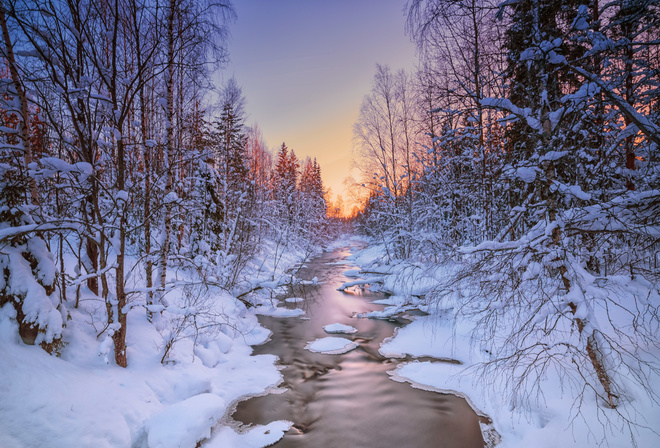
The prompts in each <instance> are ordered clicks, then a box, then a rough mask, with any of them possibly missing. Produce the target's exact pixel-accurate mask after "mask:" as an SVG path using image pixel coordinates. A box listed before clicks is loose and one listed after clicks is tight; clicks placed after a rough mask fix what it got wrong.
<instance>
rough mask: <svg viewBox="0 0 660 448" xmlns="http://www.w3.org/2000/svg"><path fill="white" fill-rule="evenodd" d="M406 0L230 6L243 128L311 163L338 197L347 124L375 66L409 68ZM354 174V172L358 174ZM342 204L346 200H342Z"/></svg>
mask: <svg viewBox="0 0 660 448" xmlns="http://www.w3.org/2000/svg"><path fill="white" fill-rule="evenodd" d="M404 5H405V0H235V1H234V7H235V9H236V13H237V14H238V21H237V22H236V23H235V24H233V25H232V26H231V27H230V31H231V41H230V44H229V52H230V58H231V61H230V63H229V65H228V67H227V68H226V69H225V70H223V72H222V77H223V78H224V79H227V78H229V77H231V76H235V77H236V80H237V81H238V84H239V85H241V87H242V88H243V93H244V94H245V96H246V98H247V112H248V115H249V116H248V123H249V124H255V123H257V124H258V125H259V127H260V128H261V130H262V132H263V134H264V137H265V139H266V141H267V142H268V144H269V146H270V147H273V148H274V147H279V146H280V145H281V144H282V142H283V141H284V142H286V144H287V146H288V147H289V148H292V149H293V150H294V151H295V152H296V155H298V157H299V158H300V159H304V158H305V157H306V156H310V157H316V158H317V160H318V161H319V163H320V165H321V170H322V175H323V181H324V184H325V186H326V188H327V187H331V188H332V191H333V192H334V193H335V194H337V193H342V192H343V190H344V186H343V181H344V178H345V177H346V176H348V175H350V174H351V166H352V163H351V148H352V137H353V132H352V126H353V123H354V122H355V120H356V119H357V116H358V112H359V107H360V103H361V101H362V98H363V96H364V95H365V94H366V93H368V91H369V89H370V88H371V81H372V79H373V75H374V73H375V69H376V64H377V63H380V64H388V65H390V67H392V69H395V70H396V69H399V68H405V69H411V68H412V67H413V66H414V62H415V48H414V45H413V44H412V43H411V42H410V39H409V38H408V37H407V36H405V35H404V25H405V16H404V14H403V8H404ZM356 174H357V173H356ZM344 196H345V198H346V195H345V194H344Z"/></svg>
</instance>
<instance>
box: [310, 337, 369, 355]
mask: <svg viewBox="0 0 660 448" xmlns="http://www.w3.org/2000/svg"><path fill="white" fill-rule="evenodd" d="M357 346H358V343H357V342H353V341H351V340H348V339H346V338H339V337H334V336H330V337H327V338H320V339H317V340H315V341H312V342H309V343H308V344H307V345H306V346H305V348H306V349H307V350H309V351H310V352H316V353H324V354H326V355H341V354H343V353H348V352H350V351H351V350H353V349H354V348H355V347H357Z"/></svg>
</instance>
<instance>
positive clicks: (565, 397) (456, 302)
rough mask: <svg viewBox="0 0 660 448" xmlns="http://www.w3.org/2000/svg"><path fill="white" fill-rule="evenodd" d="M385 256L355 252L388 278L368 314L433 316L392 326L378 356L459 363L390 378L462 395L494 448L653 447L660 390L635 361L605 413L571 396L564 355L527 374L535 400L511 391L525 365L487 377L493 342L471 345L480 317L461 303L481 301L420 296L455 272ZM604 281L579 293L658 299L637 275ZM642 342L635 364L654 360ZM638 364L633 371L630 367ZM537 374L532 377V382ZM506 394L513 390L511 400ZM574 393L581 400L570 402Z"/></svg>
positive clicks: (572, 382) (655, 350)
mask: <svg viewBox="0 0 660 448" xmlns="http://www.w3.org/2000/svg"><path fill="white" fill-rule="evenodd" d="M379 251H380V252H379ZM383 252H384V251H383V248H382V247H379V246H372V247H370V248H368V250H367V251H365V253H364V254H363V253H356V254H354V255H353V256H352V258H353V260H354V261H355V262H356V264H358V265H359V266H360V267H361V268H362V269H364V270H365V271H370V272H383V273H384V272H387V274H386V275H384V277H385V279H384V281H383V284H382V285H378V286H379V288H380V289H381V290H386V291H388V292H390V293H392V294H393V295H392V296H390V297H389V298H388V299H386V300H383V301H379V303H383V304H386V305H389V306H388V308H386V309H385V310H383V311H381V312H378V313H370V314H368V315H367V316H366V317H376V318H380V317H387V316H388V315H392V313H395V312H397V311H398V312H401V311H402V310H406V309H409V308H410V307H412V306H414V304H415V303H416V302H417V303H418V304H419V305H420V306H419V309H423V310H425V311H427V312H429V313H431V314H430V315H428V316H419V317H415V318H414V321H413V322H412V323H410V324H409V325H407V326H405V327H403V328H400V329H399V330H398V331H397V332H396V333H395V335H394V336H393V337H392V338H389V339H387V340H385V341H384V342H383V343H382V344H381V347H380V352H381V354H383V355H384V356H387V357H391V358H395V357H404V356H406V355H409V356H412V357H433V358H438V359H446V360H457V361H459V362H460V364H456V363H454V362H435V361H434V362H431V361H424V362H419V361H415V362H411V363H405V364H401V365H399V366H398V367H397V368H396V369H395V370H393V371H391V372H389V373H390V375H391V377H392V379H393V380H396V381H405V382H409V383H411V385H412V386H413V387H418V388H422V389H426V390H432V391H437V392H443V393H453V394H456V395H458V396H462V397H465V398H466V399H467V400H468V402H469V403H470V404H471V405H472V407H473V408H474V409H475V411H476V412H478V413H482V414H485V415H487V416H488V417H489V418H491V419H492V421H493V425H492V426H493V427H494V429H495V430H496V431H497V433H498V434H499V435H500V436H501V439H502V440H501V444H500V445H498V447H501V448H527V447H538V448H554V447H558V446H561V447H575V448H578V447H580V448H582V447H585V446H589V447H595V446H601V445H602V446H609V447H617V448H623V447H630V446H633V440H632V438H633V437H634V439H635V443H636V444H637V446H640V447H644V448H651V447H656V446H660V434H659V433H658V432H657V429H658V422H660V406H659V405H658V404H656V403H654V401H653V397H652V396H651V395H652V394H654V393H656V391H657V390H660V378H659V377H658V375H657V374H656V373H653V372H651V371H650V370H649V369H646V368H645V367H644V366H638V365H636V364H635V362H636V361H634V360H629V361H630V362H631V364H630V365H628V366H626V365H619V367H618V369H617V371H616V373H615V374H616V375H617V377H618V379H619V380H620V381H622V383H623V384H625V392H624V393H625V396H621V397H620V398H621V400H620V403H619V404H618V407H617V408H616V409H609V408H607V406H605V405H604V404H603V403H599V402H598V401H597V400H598V398H597V397H596V395H595V394H594V393H593V391H592V390H591V389H588V390H576V384H578V385H579V384H580V383H579V381H577V382H576V379H575V378H572V377H569V375H570V372H574V370H570V368H571V359H570V356H568V357H566V359H565V362H566V363H568V367H567V368H565V369H563V370H562V369H561V368H557V366H553V367H552V368H548V369H545V370H544V371H543V372H542V375H540V376H538V377H536V376H534V381H535V383H534V384H533V386H534V387H537V388H538V389H537V390H538V391H539V393H538V394H537V393H536V392H535V391H530V390H528V389H527V387H526V386H531V385H529V384H527V385H526V384H518V385H512V381H513V380H512V378H515V377H520V375H521V373H524V372H523V371H522V370H521V369H524V368H525V367H526V365H527V364H525V362H523V363H522V364H521V365H520V366H518V368H517V370H515V371H513V372H511V371H507V373H506V374H503V373H501V372H500V373H498V372H497V371H490V373H489V374H485V372H486V371H485V370H483V367H484V364H483V363H484V362H487V361H490V360H491V359H492V356H493V355H492V354H491V353H490V351H489V349H492V346H493V345H494V344H493V341H492V340H480V339H474V333H473V330H474V328H475V326H476V321H475V319H478V318H479V315H478V314H475V315H473V314H471V313H469V312H467V311H469V310H466V309H465V308H466V307H468V306H469V305H473V306H475V307H477V308H478V307H479V306H480V303H477V302H475V298H474V297H473V295H472V294H471V292H470V290H469V288H467V289H465V290H461V289H457V290H456V291H455V292H454V293H453V294H452V295H450V296H446V297H444V298H443V301H442V303H441V304H440V303H439V302H434V301H433V300H430V299H429V298H428V296H431V299H432V295H433V286H434V285H437V284H439V283H441V280H442V278H443V276H446V275H450V274H451V273H452V272H454V271H455V270H456V269H457V266H448V265H439V266H438V265H435V266H434V265H429V266H421V265H415V264H411V263H402V262H399V263H397V264H393V265H386V264H384V263H383V260H384V256H383ZM379 253H380V255H379ZM624 280H625V281H624ZM608 282H609V283H612V285H610V290H609V291H608V290H604V289H602V288H597V287H596V286H594V285H595V283H594V285H591V286H588V287H587V294H590V295H593V296H594V297H599V296H598V295H599V294H601V295H603V294H604V295H605V296H608V294H617V295H618V300H619V301H620V300H622V299H621V295H622V294H623V295H625V294H629V295H630V299H629V302H630V303H640V302H642V303H644V300H648V299H644V298H645V297H657V292H649V290H648V285H645V284H641V283H640V282H641V277H637V280H635V281H631V280H630V278H627V279H618V278H615V277H613V276H610V277H609V278H608ZM621 282H623V283H625V288H624V287H623V286H622V285H619V283H621ZM587 283H588V284H589V285H590V284H591V283H590V282H587ZM427 294H428V296H427ZM571 299H572V300H574V301H576V302H577V303H579V304H580V306H579V307H578V308H577V310H576V316H580V315H582V314H584V310H583V309H582V308H583V307H582V302H583V301H580V300H578V299H579V298H573V297H571ZM624 299H625V297H624ZM499 305H500V304H499V303H498V302H496V301H494V300H493V301H492V302H490V303H489V305H488V306H489V307H492V308H493V309H498V308H497V307H498V306H499ZM440 306H441V307H440ZM591 312H592V314H594V316H596V317H598V316H597V314H598V313H607V316H606V318H607V319H612V321H611V322H614V321H617V320H616V319H618V318H619V317H620V316H616V314H617V313H618V310H617V309H614V308H604V309H601V310H599V309H594V310H592V311H591ZM580 313H582V314H580ZM541 318H542V317H541ZM595 321H598V319H595ZM601 321H605V322H607V321H608V320H605V319H601ZM617 322H618V321H617ZM497 323H498V325H499V326H500V327H501V326H504V328H506V326H507V325H511V322H508V321H505V320H501V321H500V320H498V322H497ZM629 327H630V325H629V324H628V326H625V325H622V326H619V327H618V329H617V330H618V331H620V332H624V331H627V329H628V328H629ZM498 330H502V331H503V333H501V332H496V333H495V334H496V335H501V334H506V332H505V331H504V330H503V329H502V328H499V327H498ZM561 342H562V341H559V343H561ZM647 342H648V345H646V346H643V347H639V350H640V351H639V352H638V353H639V356H640V357H641V359H642V361H644V360H646V362H650V363H656V362H657V360H658V359H660V352H659V350H660V347H658V346H657V344H655V345H654V344H653V343H652V341H650V340H649V341H647ZM559 345H560V344H559ZM495 346H496V345H495ZM556 362H558V363H560V362H562V359H560V358H557V359H556ZM656 365H657V364H656ZM636 367H640V368H639V369H638V370H634V369H635V368H636ZM640 371H641V372H642V373H643V374H644V375H646V382H647V384H648V387H649V390H644V389H643V388H640V386H639V385H638V384H636V383H634V382H633V381H626V378H627V376H628V375H630V376H631V377H634V375H638V374H639V373H640ZM567 372H569V373H568V374H567ZM535 374H536V372H531V375H535ZM507 375H508V376H507ZM512 387H513V388H515V390H514V391H513V393H512V391H511V388H512ZM578 396H579V397H580V398H579V399H576V398H575V397H578ZM486 429H487V430H488V431H491V430H492V429H491V428H486ZM488 435H493V434H492V433H489V434H488ZM493 439H497V437H494V438H491V440H493Z"/></svg>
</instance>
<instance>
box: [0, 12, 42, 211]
mask: <svg viewBox="0 0 660 448" xmlns="http://www.w3.org/2000/svg"><path fill="white" fill-rule="evenodd" d="M0 27H2V37H3V38H4V41H5V49H6V51H5V53H6V55H5V56H6V57H7V62H8V64H9V72H10V73H11V79H12V82H13V84H14V88H15V89H16V95H17V96H18V101H19V102H20V105H21V120H20V121H19V123H20V125H19V127H20V129H19V130H20V133H19V136H20V138H21V141H22V143H23V161H24V162H25V167H24V173H26V174H27V169H28V167H29V165H30V163H32V144H31V141H30V109H29V105H28V100H27V95H26V94H25V90H24V89H23V84H22V83H21V79H20V76H19V74H18V68H17V66H16V58H15V57H14V46H13V45H12V42H11V37H10V36H9V28H8V27H7V17H6V16H5V7H4V5H1V6H0ZM29 183H30V200H31V202H32V204H33V205H37V204H38V203H39V198H38V196H37V185H36V183H35V182H34V179H30V181H29Z"/></svg>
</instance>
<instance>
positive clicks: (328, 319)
mask: <svg viewBox="0 0 660 448" xmlns="http://www.w3.org/2000/svg"><path fill="white" fill-rule="evenodd" d="M347 255H348V253H347V252H345V251H335V252H332V253H327V254H324V255H322V256H320V257H318V258H315V259H314V260H312V261H310V262H308V263H307V264H306V267H305V268H303V269H302V270H301V272H300V274H299V275H298V276H299V277H300V278H313V277H318V278H319V280H320V281H321V282H322V284H321V285H318V286H307V287H296V288H295V289H294V290H293V291H291V294H289V296H290V297H303V298H304V299H305V300H304V301H303V302H300V303H291V304H286V305H285V306H287V307H292V308H295V307H301V308H303V309H304V310H305V311H306V314H305V315H304V318H302V319H301V318H275V317H266V316H261V317H260V318H259V320H260V321H261V323H262V324H263V325H264V326H265V327H267V328H269V329H270V330H272V332H273V335H272V337H271V340H270V341H269V342H268V343H266V344H264V345H261V346H258V347H255V353H256V354H261V353H269V354H274V355H277V356H279V358H280V364H281V365H282V366H284V368H283V370H282V374H283V376H284V382H283V384H282V385H281V387H282V388H286V392H284V393H282V394H271V395H266V396H263V397H256V398H251V399H249V400H246V401H244V402H241V403H239V404H238V406H237V408H236V412H235V413H234V414H233V416H232V417H233V418H234V419H235V420H236V421H238V422H242V423H244V424H267V423H269V422H271V421H273V420H290V421H293V422H294V427H293V428H292V429H291V430H290V431H289V432H288V433H287V434H286V435H285V436H284V438H283V439H282V440H281V441H280V442H278V443H277V444H275V445H273V446H275V447H308V448H324V447H339V448H343V447H351V448H354V447H356V448H359V447H365V448H366V447H379V448H390V447H392V448H394V447H396V448H402V447H411V448H412V447H447V448H451V447H457V448H458V447H460V448H471V447H475V448H476V447H479V448H481V447H483V446H484V442H483V439H482V436H481V431H480V429H479V417H477V416H476V415H475V413H474V412H473V411H472V409H471V408H470V407H469V405H468V404H467V403H466V402H465V400H463V399H461V398H458V397H455V396H453V395H444V394H438V393H434V392H427V391H423V390H419V389H414V388H412V387H411V386H410V385H409V384H406V383H398V382H395V381H392V380H391V379H389V376H388V375H387V373H386V372H387V371H388V370H393V369H394V368H395V367H396V362H400V360H390V359H386V358H384V357H383V356H381V355H380V353H379V352H378V348H379V346H380V343H381V342H382V341H383V339H384V338H387V337H390V336H392V333H393V332H394V329H395V328H396V327H397V326H401V323H399V322H390V321H386V320H376V319H358V318H356V317H355V315H356V314H357V313H365V312H369V311H374V310H379V309H382V308H383V306H382V305H375V304H373V303H371V301H372V300H376V299H379V298H382V297H383V295H382V294H380V293H372V292H370V291H368V290H367V291H357V292H351V293H343V292H339V291H337V290H336V289H337V287H339V286H340V285H341V284H342V283H343V282H345V281H348V280H349V279H347V278H346V277H344V276H343V275H342V272H343V271H345V270H346V269H347V268H346V266H343V265H341V264H333V263H336V262H338V261H341V260H342V259H344V258H345V257H346V256H347ZM332 323H342V324H346V325H351V326H353V327H356V328H357V329H358V332H357V333H356V334H354V335H342V336H343V337H346V338H348V339H351V340H354V341H356V342H358V343H359V344H360V345H359V347H358V348H356V349H355V350H353V351H351V352H349V353H346V354H343V355H324V354H321V353H312V352H310V351H308V350H305V349H304V347H305V345H306V344H307V342H309V341H313V340H315V339H317V338H322V337H326V336H329V335H328V334H327V333H325V332H324V331H323V326H324V325H328V324H332ZM333 336H339V335H333Z"/></svg>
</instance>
